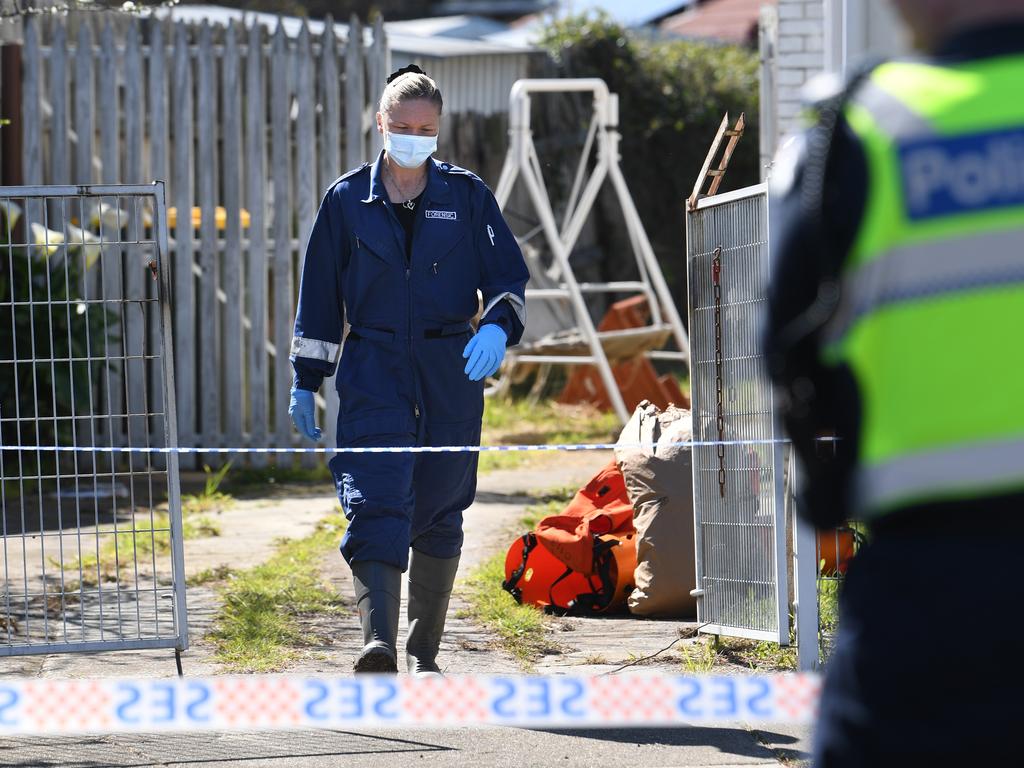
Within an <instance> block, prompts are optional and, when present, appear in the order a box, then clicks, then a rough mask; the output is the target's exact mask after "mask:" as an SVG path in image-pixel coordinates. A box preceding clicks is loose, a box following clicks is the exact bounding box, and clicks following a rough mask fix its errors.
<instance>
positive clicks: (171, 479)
mask: <svg viewBox="0 0 1024 768" xmlns="http://www.w3.org/2000/svg"><path fill="white" fill-rule="evenodd" d="M54 198H59V199H60V201H61V208H60V209H59V210H62V211H63V216H52V217H51V216H50V215H49V211H51V210H55V207H54V204H53V199H54ZM104 198H106V199H108V200H109V199H110V198H113V199H114V200H115V201H116V203H115V209H116V216H117V218H116V222H115V224H110V223H109V222H108V220H107V218H106V217H107V215H108V214H107V213H105V212H104V209H103V208H102V202H103V200H104ZM124 198H129V199H131V198H148V199H151V201H152V203H151V216H152V221H151V226H152V237H150V238H146V237H145V231H144V230H145V225H144V224H143V219H142V213H141V212H140V210H139V206H138V204H136V206H135V208H134V214H131V215H126V216H125V218H126V219H127V221H122V219H121V213H122V212H121V208H120V205H121V200H122V199H124ZM15 200H19V201H24V203H25V210H24V211H23V214H24V218H23V225H22V228H21V231H23V232H24V233H26V234H25V236H24V242H20V241H19V242H17V243H15V242H11V239H12V238H11V237H8V238H7V240H8V243H7V244H6V245H4V246H0V254H2V256H3V258H4V259H5V260H9V261H7V263H9V264H10V265H11V267H12V296H11V297H10V299H8V297H0V302H3V306H7V307H10V312H11V322H14V318H15V307H16V306H18V305H22V306H26V305H27V306H28V307H30V316H31V313H32V311H34V310H35V308H36V307H37V306H39V304H37V303H36V302H35V301H34V300H33V298H32V294H31V293H30V299H29V301H28V302H16V301H15V300H14V294H13V264H14V261H13V259H14V256H13V252H14V248H16V247H17V248H21V247H24V248H25V250H26V256H25V258H26V263H29V264H31V261H32V258H33V256H32V255H31V254H32V249H33V248H35V249H42V252H43V253H45V254H46V256H45V259H44V262H45V263H46V264H47V270H48V269H49V263H50V259H51V258H53V254H55V253H58V252H59V251H61V249H63V254H64V258H65V263H67V259H70V256H69V253H70V250H71V248H70V247H68V246H69V245H74V244H80V245H81V249H82V252H83V255H82V260H83V262H85V261H86V256H85V255H84V252H85V250H86V244H87V243H88V244H89V245H90V246H92V247H94V248H96V249H97V252H98V253H99V254H100V255H99V256H98V257H96V258H98V259H100V260H101V262H102V260H103V258H104V249H105V248H111V249H112V250H114V252H115V254H119V255H120V256H121V263H120V266H121V272H120V274H114V275H112V276H107V277H102V279H101V280H102V282H101V285H102V286H104V287H101V289H100V290H101V291H103V292H102V293H101V294H100V299H99V301H98V302H96V300H95V299H90V298H89V297H88V295H87V294H86V295H85V296H83V297H81V298H78V299H76V300H77V301H78V302H79V304H78V309H79V310H81V307H82V306H85V307H86V312H87V305H88V303H90V302H92V303H99V304H100V305H101V310H102V311H104V312H105V311H108V310H106V309H105V305H106V304H107V303H108V302H113V301H116V302H119V303H120V304H121V305H122V306H127V305H130V304H132V303H139V304H140V305H144V304H146V303H147V302H148V303H152V302H153V299H152V298H150V299H138V298H134V299H133V298H132V297H131V296H129V295H127V294H128V293H129V292H130V288H131V285H132V282H133V281H134V282H135V284H136V285H137V284H138V280H139V276H138V275H137V274H136V275H134V276H128V277H126V275H128V271H127V269H126V266H127V265H128V263H129V262H128V261H127V260H126V258H125V257H126V254H129V255H138V253H139V252H140V250H141V249H142V248H147V249H151V253H152V254H153V256H152V260H150V261H149V263H148V264H137V265H135V266H136V267H137V268H139V269H145V268H146V267H147V266H148V268H149V270H150V271H151V272H152V274H153V278H154V281H155V282H156V284H157V287H156V303H157V314H158V318H159V319H158V320H157V321H156V325H157V327H158V328H159V333H158V335H157V339H158V342H157V343H156V344H155V346H156V349H157V350H158V351H157V352H156V354H159V355H160V357H161V360H160V371H161V374H162V377H161V379H160V387H161V390H162V392H161V396H162V399H163V403H162V404H163V411H162V413H161V412H159V411H158V410H157V411H156V412H153V413H150V409H149V408H148V406H147V407H146V409H145V410H144V412H143V413H137V412H134V411H133V410H132V407H131V396H130V394H125V398H126V400H125V407H124V408H123V409H122V411H119V412H118V413H113V412H110V413H108V414H103V413H97V412H95V411H93V409H92V407H91V405H90V412H89V414H88V415H87V416H76V415H75V414H74V410H73V409H72V415H71V417H70V418H71V419H72V421H73V422H74V419H76V418H88V419H90V420H95V419H97V418H109V420H110V421H111V423H113V421H114V419H115V418H117V419H119V420H123V421H124V423H125V424H127V425H129V426H128V427H127V430H128V440H127V443H128V444H127V446H125V445H124V444H123V441H122V440H120V439H119V438H118V436H117V435H115V433H114V432H113V427H111V430H112V431H111V435H110V443H111V445H110V448H113V449H115V450H113V451H110V457H111V458H110V460H111V467H112V469H111V478H112V485H113V486H116V476H117V473H116V470H114V469H113V467H114V464H113V462H114V460H115V459H116V457H117V456H118V452H117V449H118V448H125V447H126V448H127V449H131V448H132V447H133V446H132V445H131V434H132V431H131V426H130V424H131V422H132V419H138V418H140V417H144V418H146V419H148V418H149V417H151V416H153V417H160V416H162V417H163V422H164V447H165V448H167V449H170V450H168V451H166V452H163V453H164V455H165V456H166V474H167V499H168V529H166V530H167V532H168V535H169V553H168V554H169V560H170V564H171V595H170V597H171V599H172V605H173V608H172V611H171V621H172V622H173V623H172V631H171V632H169V633H163V632H161V629H160V613H161V611H160V606H159V598H160V595H159V592H160V590H159V589H158V588H157V585H158V584H159V582H158V576H157V569H156V566H155V562H156V560H155V554H154V570H153V574H152V578H153V584H154V587H153V589H152V592H153V597H154V610H155V612H154V616H155V617H156V626H157V629H156V633H155V635H156V636H143V632H142V623H141V619H139V623H138V627H139V631H138V636H137V637H123V634H124V632H123V629H124V626H123V622H122V621H121V595H122V594H123V593H128V592H131V590H122V588H121V583H120V577H118V579H117V587H116V589H115V590H110V589H108V590H106V592H107V594H110V592H112V591H113V592H114V594H115V597H116V600H117V608H118V623H117V632H116V633H115V634H116V635H118V637H115V638H112V639H104V638H103V634H104V630H105V627H101V629H100V638H101V639H99V640H96V639H88V640H86V639H84V638H85V635H86V626H85V617H84V612H83V614H82V630H81V633H82V636H83V640H82V641H77V640H71V639H69V638H68V622H67V614H66V613H65V608H66V604H65V596H66V595H67V594H70V595H75V594H76V593H75V592H70V593H65V591H64V586H65V585H64V572H63V565H61V566H60V567H61V569H62V570H61V577H60V579H61V591H60V593H59V594H60V596H61V597H60V604H59V605H60V609H61V612H60V620H61V623H62V624H63V627H64V638H63V640H60V639H58V640H57V641H55V642H50V631H49V629H47V628H46V618H48V616H49V611H50V605H49V603H48V602H47V599H46V597H47V592H46V566H45V546H44V545H41V547H42V549H41V556H42V557H43V559H44V560H43V570H42V577H41V578H42V580H43V581H42V583H43V593H42V594H43V602H44V607H43V615H44V620H43V621H44V633H43V638H44V639H43V641H42V642H33V641H32V640H31V638H30V637H29V632H28V629H27V628H26V633H25V634H26V642H24V643H16V642H13V641H11V630H10V628H11V625H12V622H13V619H12V615H11V611H10V592H9V589H10V582H9V581H6V580H5V590H4V591H5V594H6V597H7V599H6V600H5V601H4V603H5V604H6V607H7V610H6V612H5V613H0V617H3V618H5V619H6V627H7V640H8V642H7V643H6V644H0V657H6V656H17V655H35V654H49V653H69V652H95V651H111V650H131V649H154V648H174V649H175V650H176V651H178V652H179V653H180V652H181V651H184V650H186V649H187V648H188V616H187V610H186V599H185V570H184V547H183V538H184V537H183V524H182V506H181V492H180V484H179V461H178V458H179V457H178V453H177V451H176V450H175V449H176V448H177V447H178V430H177V410H176V403H175V396H174V391H175V390H174V354H173V339H172V324H171V302H170V298H171V293H170V285H171V271H170V263H169V253H170V251H169V247H168V231H167V209H166V197H165V190H164V184H163V182H161V181H158V182H154V183H152V184H103V185H81V186H41V185H35V186H18V187H0V201H6V203H7V204H8V206H7V207H6V208H5V210H6V211H10V204H11V203H12V202H13V201H15ZM68 200H71V201H72V203H71V211H78V212H79V214H78V215H80V216H82V221H80V222H79V223H80V224H81V225H82V226H81V227H80V228H79V227H75V225H74V221H73V220H72V219H71V217H70V216H69V215H68V206H67V201H68ZM90 200H93V201H94V202H95V203H98V204H100V207H98V209H95V210H98V211H99V217H100V218H99V220H100V221H101V222H102V223H101V224H100V225H99V229H100V234H99V236H98V237H96V236H95V235H91V237H92V238H93V239H89V238H87V235H90V233H87V232H85V231H84V230H85V221H84V218H85V217H84V211H85V210H86V205H87V203H88V202H89V201H90ZM107 210H108V211H109V209H107ZM55 219H56V223H55V221H54V220H55ZM40 222H41V224H40ZM34 225H38V226H39V229H36V226H34ZM51 226H56V227H60V228H61V229H59V230H51V229H50V227H51ZM40 232H41V233H42V234H41V235H40ZM121 232H127V237H126V238H125V239H121V237H120V234H121ZM110 233H116V234H117V238H116V239H108V238H107V237H106V235H107V234H110ZM7 234H8V235H10V234H12V230H11V228H10V227H9V226H8V232H7ZM76 238H78V239H76ZM51 249H52V250H51ZM179 266H180V265H179ZM29 269H30V273H29V274H30V276H31V274H32V272H31V269H32V268H31V266H30V267H29ZM65 274H67V272H65ZM111 278H112V282H109V279H111ZM49 280H50V277H49V273H48V274H47V282H46V286H47V300H46V312H47V316H48V317H52V315H51V314H50V313H51V312H52V311H53V306H55V305H58V304H61V303H63V304H66V305H67V308H66V310H65V311H66V312H67V314H68V316H69V317H70V314H71V309H70V306H71V303H72V298H71V297H70V296H68V297H67V299H65V300H63V301H58V302H54V301H53V297H52V296H51V295H50V283H49ZM83 281H84V282H83V284H86V283H87V282H88V279H87V278H83ZM108 284H109V285H112V286H113V285H116V286H117V287H118V289H119V290H120V291H121V293H120V295H119V297H118V298H117V299H113V300H112V299H109V298H108V297H107V295H106V292H105V291H106V287H105V286H106V285H108ZM124 286H127V287H124ZM83 302H84V303H83ZM140 311H145V307H144V306H140ZM79 314H81V311H79ZM87 317H88V316H87ZM33 322H34V321H33ZM86 324H87V326H88V319H87V320H86ZM33 327H34V326H33ZM49 327H50V330H51V333H52V328H53V321H52V320H51V321H50V322H49ZM124 328H125V335H128V334H129V331H128V330H127V329H128V326H127V324H125V325H124ZM132 333H133V334H134V335H135V336H136V340H138V338H139V337H140V335H141V338H142V341H141V343H142V344H143V350H145V343H146V340H145V333H144V332H139V331H138V330H137V329H134V330H133V331H132ZM67 336H68V344H69V351H68V357H67V359H66V360H65V359H60V360H58V359H56V352H55V348H54V345H53V340H54V339H53V338H52V337H51V338H50V339H49V342H50V345H49V347H48V348H49V349H50V358H49V359H43V358H38V359H37V358H36V351H35V343H36V342H35V331H34V330H33V337H32V341H31V344H32V347H33V349H32V351H31V358H30V359H29V360H27V361H26V360H22V359H20V356H19V355H18V354H15V355H14V356H13V357H12V360H10V361H8V362H9V363H11V364H13V365H14V366H15V372H16V371H17V368H16V366H17V365H18V364H19V363H21V364H24V363H26V362H27V363H29V364H30V365H31V366H33V370H35V366H37V365H38V364H39V363H41V362H42V363H50V364H51V366H54V365H55V364H56V363H58V362H62V363H67V364H68V365H69V370H70V366H71V365H72V364H73V363H74V362H76V361H77V360H78V358H77V357H76V356H75V354H74V353H73V352H72V351H71V347H70V344H71V338H72V332H71V329H70V321H69V326H68V330H67ZM107 342H108V339H107V338H106V337H105V338H104V345H105V346H104V355H105V356H106V358H107V375H108V376H110V375H111V374H110V365H109V360H110V358H109V352H108V351H107V348H106V344H107ZM128 344H129V342H128V341H127V340H125V341H124V342H123V344H122V349H124V354H123V355H122V356H121V360H122V361H123V362H124V364H125V370H124V379H125V389H126V392H127V391H128V390H129V385H128V378H129V374H128V362H129V361H130V360H138V359H139V358H138V355H134V356H133V355H132V354H131V353H130V352H129V351H128ZM84 359H85V361H86V363H87V365H91V363H92V362H94V360H95V359H94V358H93V357H92V353H91V352H87V353H86V357H85V358H84ZM146 360H147V357H146V354H145V351H143V354H142V357H141V364H142V365H143V366H145V363H146ZM70 375H71V376H72V377H73V373H71V374H70ZM72 380H73V379H72ZM33 382H35V373H33ZM88 386H89V387H91V382H90V384H89V385H88ZM33 387H34V388H35V384H34V383H33ZM52 387H53V389H54V391H55V390H56V384H53V385H52ZM72 387H73V385H72ZM121 394H124V393H121ZM54 396H55V395H54ZM73 396H74V393H73V392H72V397H73ZM118 397H120V394H119V395H118ZM108 398H109V394H108ZM90 402H91V401H90ZM39 418H44V419H45V418H47V417H39V416H38V408H37V410H36V421H37V422H38V419H39ZM52 418H53V419H54V422H55V424H56V421H57V419H58V418H67V417H66V416H65V417H58V416H57V411H56V406H54V415H53V417H52ZM24 420H25V419H24V418H23V417H21V416H20V415H18V416H16V419H15V421H16V423H17V425H18V426H17V431H18V435H17V436H18V444H17V445H8V446H0V448H4V449H6V450H14V449H20V450H21V451H24V450H25V448H24V447H23V444H22V441H21V430H20V424H21V422H22V421H24ZM118 430H120V427H118ZM36 434H37V436H38V434H39V433H38V429H37V432H36ZM72 434H73V436H74V437H73V438H72V442H71V444H70V445H68V444H66V443H62V439H61V437H60V434H59V432H58V430H57V429H56V426H55V428H54V438H53V453H54V455H55V456H58V457H59V456H60V455H61V452H65V451H70V452H72V453H74V454H75V455H76V456H77V453H78V451H76V450H73V449H75V448H79V447H81V448H82V449H88V448H90V447H96V446H93V445H83V444H82V441H80V440H78V439H77V434H78V432H77V429H75V428H73V429H72ZM147 435H148V429H147ZM93 442H95V441H93ZM147 446H148V437H147ZM104 448H105V446H104ZM29 452H31V451H29ZM35 453H36V454H42V453H44V451H41V450H38V449H37V450H36V451H35ZM153 453H154V452H153V451H152V450H149V451H148V453H147V454H146V455H147V457H148V456H152V455H153ZM100 455H102V454H100ZM128 455H129V456H130V455H132V452H131V451H130V450H129V454H128ZM19 461H20V456H19ZM76 461H77V459H76ZM55 466H56V477H57V483H58V489H59V483H60V465H59V462H57V463H56V464H55ZM76 467H77V464H76ZM153 471H154V470H153V468H152V467H148V473H149V474H148V477H149V480H150V483H151V484H152V473H153ZM155 471H156V473H158V474H162V471H161V470H159V469H157V470H155ZM129 473H130V477H131V482H132V484H133V485H134V482H135V476H136V475H135V473H134V470H133V469H132V468H131V465H129ZM79 478H80V475H78V474H77V469H76V474H75V488H76V489H77V488H78V480H79ZM18 479H19V480H21V481H24V480H26V479H32V478H26V477H24V476H22V475H21V474H20V471H19V475H18ZM43 480H44V475H43V471H42V468H41V467H40V469H39V472H38V482H39V494H40V518H41V519H40V532H39V537H40V539H45V536H46V535H52V534H47V532H46V530H45V526H44V525H43V520H42V516H43V506H42V498H43V497H42V489H43V483H42V481H43ZM0 487H2V480H0ZM150 492H151V495H150V502H151V505H150V514H151V520H152V512H153V509H152V507H153V498H152V485H151V486H150ZM76 493H77V491H76ZM20 499H21V505H22V510H21V511H22V521H23V529H22V531H21V539H22V542H23V543H24V540H25V538H26V530H25V529H24V496H20ZM60 504H61V502H60V495H59V494H58V495H57V512H58V520H60V522H59V523H58V533H57V534H56V535H57V536H58V537H59V538H60V540H61V544H62V542H63V536H64V535H65V533H64V526H63V518H62V517H61V516H60V515H61V512H60ZM77 504H78V501H77V497H76V509H77ZM135 512H136V510H135V507H134V505H133V507H132V515H133V517H132V529H131V531H123V533H129V532H130V533H132V535H133V537H134V535H135V534H136V533H137V530H136V525H135V520H134V515H135ZM2 513H3V515H4V516H3V526H4V567H5V569H6V567H7V564H8V554H7V552H8V550H7V540H8V536H7V514H6V513H7V509H6V495H5V496H4V508H3V510H2ZM96 515H97V516H96V527H97V533H96V541H97V544H96V547H97V570H98V569H99V565H98V563H99V536H100V532H99V528H100V523H99V513H98V512H97V513H96ZM79 521H80V518H79ZM114 521H115V522H114V530H113V535H114V541H115V551H116V547H117V543H116V542H117V538H118V536H119V535H120V534H119V531H118V528H117V522H116V521H117V512H116V502H115V508H114ZM160 530H161V531H163V530H165V529H160ZM145 532H146V533H151V534H154V535H155V533H156V532H157V529H156V524H155V523H152V522H151V529H150V530H149V531H145ZM104 533H106V534H109V533H110V532H109V531H107V532H104ZM81 539H82V535H81V533H80V530H79V533H78V541H79V563H80V564H81V562H82V560H81V558H82V548H81ZM153 546H154V547H155V543H154V545H153ZM132 549H133V559H134V563H135V568H136V579H137V577H138V550H137V548H136V546H135V541H134V538H133V544H132ZM115 568H116V569H118V573H119V568H120V566H119V565H115ZM83 587H84V583H83V584H82V585H80V589H82V588H83ZM96 591H97V593H98V598H97V599H98V604H99V610H100V616H101V621H102V615H103V597H104V589H103V586H102V579H98V583H97V590H96ZM144 591H145V593H146V594H148V593H149V592H150V589H149V588H148V587H146V588H145V590H144ZM165 591H166V590H165ZM142 592H143V590H142V589H141V588H140V587H139V585H138V581H137V580H136V584H135V590H134V594H135V596H136V598H137V597H138V596H139V594H140V593H142ZM28 595H29V582H28V577H27V576H26V582H25V599H26V606H28ZM0 610H2V609H0ZM137 610H138V608H137ZM26 611H27V607H26ZM26 616H27V613H26ZM26 621H27V619H26ZM54 623H56V620H55V621H54ZM0 640H2V638H0Z"/></svg>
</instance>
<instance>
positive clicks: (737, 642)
mask: <svg viewBox="0 0 1024 768" xmlns="http://www.w3.org/2000/svg"><path fill="white" fill-rule="evenodd" d="M703 644H704V645H706V646H707V647H708V648H709V649H711V650H710V651H709V653H710V654H711V664H710V665H709V666H708V667H707V668H706V669H700V670H698V671H702V672H707V671H709V670H710V669H711V666H714V664H716V663H731V664H737V665H739V666H742V667H746V668H748V669H751V670H754V671H757V672H790V671H793V670H795V669H796V666H797V664H796V661H797V659H796V654H797V651H796V647H795V646H792V645H789V646H781V645H779V644H778V643H772V642H769V641H766V640H760V641H758V640H746V639H743V638H739V637H722V638H719V639H718V642H717V643H715V642H714V641H711V640H708V641H705V642H704V643H703Z"/></svg>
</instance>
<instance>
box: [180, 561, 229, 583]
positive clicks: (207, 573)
mask: <svg viewBox="0 0 1024 768" xmlns="http://www.w3.org/2000/svg"><path fill="white" fill-rule="evenodd" d="M234 575H235V570H234V569H233V568H232V567H231V566H228V565H218V566H217V567H216V568H206V569H204V570H202V571H199V573H195V574H193V575H191V576H189V577H188V578H187V579H185V584H186V586H189V587H201V586H203V585H204V584H210V583H212V582H217V581H225V580H226V579H230V578H233V577H234Z"/></svg>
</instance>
